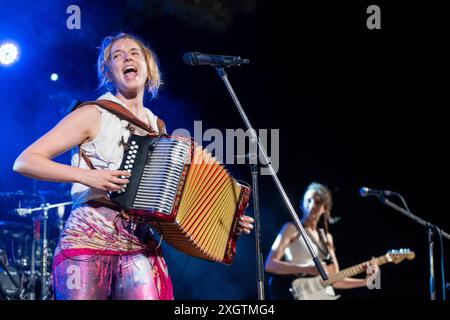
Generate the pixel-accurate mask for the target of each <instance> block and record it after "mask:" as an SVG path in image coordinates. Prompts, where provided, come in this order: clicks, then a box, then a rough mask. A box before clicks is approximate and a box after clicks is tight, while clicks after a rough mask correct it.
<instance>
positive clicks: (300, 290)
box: [289, 249, 415, 300]
mask: <svg viewBox="0 0 450 320" xmlns="http://www.w3.org/2000/svg"><path fill="white" fill-rule="evenodd" d="M414 257H415V254H414V252H413V251H410V250H409V249H400V250H390V251H388V252H387V253H386V254H385V255H383V256H380V257H378V258H375V260H376V262H377V263H378V265H379V266H381V265H383V264H386V263H395V264H398V263H400V262H402V261H403V260H404V259H408V260H412V259H414ZM370 261H371V260H368V261H365V262H363V263H360V264H357V265H354V266H353V267H350V268H347V269H344V270H342V271H340V272H338V273H335V274H332V275H330V276H329V277H328V280H326V281H323V280H322V278H321V277H320V276H316V277H312V278H297V279H295V280H294V281H292V284H291V288H290V289H289V290H290V292H291V293H292V295H293V296H294V299H296V300H336V299H339V297H340V296H339V295H336V294H335V293H334V290H333V287H332V286H331V285H332V284H333V283H335V282H338V281H340V280H343V279H345V278H349V277H353V276H355V275H358V274H360V273H363V272H364V271H365V268H364V266H365V264H366V263H368V262H370Z"/></svg>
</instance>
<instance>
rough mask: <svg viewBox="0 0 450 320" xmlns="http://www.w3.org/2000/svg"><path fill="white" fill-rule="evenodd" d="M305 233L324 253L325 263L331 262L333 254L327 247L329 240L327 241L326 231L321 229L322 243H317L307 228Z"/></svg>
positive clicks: (320, 237)
mask: <svg viewBox="0 0 450 320" xmlns="http://www.w3.org/2000/svg"><path fill="white" fill-rule="evenodd" d="M305 231H306V233H307V234H308V237H309V239H311V241H312V242H313V243H314V244H315V245H316V246H317V248H318V249H319V251H320V252H322V253H323V255H324V256H325V261H326V262H331V254H330V251H329V250H328V245H327V243H328V240H327V239H326V235H325V231H324V230H323V229H322V228H320V229H319V239H320V242H319V241H317V240H316V238H315V237H313V235H312V234H311V232H310V231H309V230H308V229H306V228H305Z"/></svg>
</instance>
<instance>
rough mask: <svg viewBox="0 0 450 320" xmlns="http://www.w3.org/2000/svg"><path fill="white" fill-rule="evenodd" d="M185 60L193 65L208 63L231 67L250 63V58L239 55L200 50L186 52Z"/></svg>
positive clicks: (215, 65)
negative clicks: (208, 52)
mask: <svg viewBox="0 0 450 320" xmlns="http://www.w3.org/2000/svg"><path fill="white" fill-rule="evenodd" d="M183 61H184V63H186V64H189V65H191V66H198V65H207V66H213V67H229V66H240V65H241V64H248V63H249V60H248V59H242V58H241V57H237V56H222V55H217V54H206V53H200V52H186V53H185V54H184V55H183Z"/></svg>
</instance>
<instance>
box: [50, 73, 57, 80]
mask: <svg viewBox="0 0 450 320" xmlns="http://www.w3.org/2000/svg"><path fill="white" fill-rule="evenodd" d="M50 79H51V80H52V81H57V80H58V79H59V76H58V74H57V73H52V74H51V76H50Z"/></svg>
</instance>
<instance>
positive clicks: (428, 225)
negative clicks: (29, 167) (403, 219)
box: [378, 196, 450, 300]
mask: <svg viewBox="0 0 450 320" xmlns="http://www.w3.org/2000/svg"><path fill="white" fill-rule="evenodd" d="M378 199H379V200H380V201H381V202H382V203H384V204H385V205H387V206H389V207H391V208H393V209H395V210H397V211H398V212H400V213H402V214H404V215H405V216H407V217H409V218H411V219H412V220H414V221H415V222H417V223H419V224H421V225H422V226H424V227H426V228H427V230H428V232H427V236H428V255H429V258H428V260H429V268H430V300H436V284H435V283H436V281H435V277H434V259H433V256H434V255H433V250H434V241H433V232H434V230H437V231H438V232H439V233H440V234H441V235H443V236H444V237H446V238H447V239H449V240H450V235H449V234H448V233H446V232H444V231H442V230H441V229H440V228H439V227H437V226H436V225H434V224H431V223H430V222H428V221H425V220H423V219H421V218H419V217H418V216H416V215H414V214H413V213H412V212H411V211H407V210H405V209H403V208H402V207H400V206H398V205H396V204H395V203H393V202H392V201H390V200H389V199H386V198H385V197H384V196H379V197H378ZM442 272H444V270H442ZM442 290H443V293H442V294H443V296H444V297H445V290H446V288H442Z"/></svg>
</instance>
